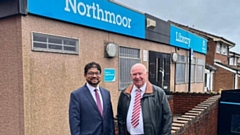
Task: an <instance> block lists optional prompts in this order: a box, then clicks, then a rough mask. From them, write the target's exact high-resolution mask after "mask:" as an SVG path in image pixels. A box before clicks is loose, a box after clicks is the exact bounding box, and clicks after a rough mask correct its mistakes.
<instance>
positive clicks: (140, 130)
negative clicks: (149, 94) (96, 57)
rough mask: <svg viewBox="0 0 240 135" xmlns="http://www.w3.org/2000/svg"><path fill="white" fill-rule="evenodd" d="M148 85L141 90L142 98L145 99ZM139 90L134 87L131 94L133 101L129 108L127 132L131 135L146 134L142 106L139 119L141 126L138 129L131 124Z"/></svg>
mask: <svg viewBox="0 0 240 135" xmlns="http://www.w3.org/2000/svg"><path fill="white" fill-rule="evenodd" d="M146 85H147V83H145V84H144V85H143V86H142V87H141V88H140V90H141V98H142V97H143V94H144V93H145V90H146ZM137 89H138V88H137V87H136V86H135V85H134V86H133V88H132V92H131V101H130V105H129V108H128V114H127V130H128V132H129V133H130V134H131V135H134V134H144V129H143V116H142V106H141V109H140V118H139V124H138V125H137V127H136V128H134V127H133V126H132V124H131V118H132V112H133V105H134V100H135V95H136V90H137Z"/></svg>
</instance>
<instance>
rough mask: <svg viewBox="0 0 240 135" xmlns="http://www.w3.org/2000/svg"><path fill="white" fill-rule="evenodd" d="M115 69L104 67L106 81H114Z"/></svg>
mask: <svg viewBox="0 0 240 135" xmlns="http://www.w3.org/2000/svg"><path fill="white" fill-rule="evenodd" d="M115 76H116V73H115V69H113V68H105V69H104V82H113V81H115Z"/></svg>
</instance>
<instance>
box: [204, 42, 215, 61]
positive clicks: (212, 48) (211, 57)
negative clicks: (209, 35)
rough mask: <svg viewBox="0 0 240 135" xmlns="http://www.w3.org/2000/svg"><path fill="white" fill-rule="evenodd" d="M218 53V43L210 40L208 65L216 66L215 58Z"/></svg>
mask: <svg viewBox="0 0 240 135" xmlns="http://www.w3.org/2000/svg"><path fill="white" fill-rule="evenodd" d="M215 53H216V43H215V42H214V41H213V40H212V39H209V40H208V51H207V55H206V63H208V64H210V65H213V64H214V61H213V60H214V57H215Z"/></svg>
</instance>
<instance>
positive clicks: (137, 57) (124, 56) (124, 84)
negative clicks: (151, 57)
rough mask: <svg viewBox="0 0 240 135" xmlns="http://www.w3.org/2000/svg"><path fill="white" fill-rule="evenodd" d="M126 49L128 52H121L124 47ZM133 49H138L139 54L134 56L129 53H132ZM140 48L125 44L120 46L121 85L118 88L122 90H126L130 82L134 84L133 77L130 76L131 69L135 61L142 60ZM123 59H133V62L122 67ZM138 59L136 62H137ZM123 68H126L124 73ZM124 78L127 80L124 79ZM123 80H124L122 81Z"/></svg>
mask: <svg viewBox="0 0 240 135" xmlns="http://www.w3.org/2000/svg"><path fill="white" fill-rule="evenodd" d="M123 48H124V49H126V50H125V51H127V53H125V54H122V53H121V50H122V49H123ZM131 50H132V51H133V50H136V51H137V52H136V53H137V55H135V57H134V56H132V57H131V55H128V54H132V53H130V52H131ZM140 51H141V50H140V49H137V48H130V47H125V46H119V72H118V73H119V76H118V77H119V83H118V84H119V85H118V89H119V90H120V91H122V90H124V89H125V88H126V87H127V86H129V85H130V84H132V79H131V76H130V70H131V67H132V66H133V65H134V64H135V63H140V62H141V53H140ZM121 60H133V61H132V63H131V62H128V64H130V65H128V67H125V68H122V65H121ZM135 60H136V62H135ZM124 66H127V65H124ZM122 69H124V71H123V73H122V71H121V70H122ZM124 78H125V79H126V78H127V79H126V80H124ZM122 80H123V81H122Z"/></svg>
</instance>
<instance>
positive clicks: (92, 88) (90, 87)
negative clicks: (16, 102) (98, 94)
mask: <svg viewBox="0 0 240 135" xmlns="http://www.w3.org/2000/svg"><path fill="white" fill-rule="evenodd" d="M87 87H88V89H89V90H90V91H91V92H94V90H95V89H98V90H99V85H98V86H97V87H96V88H95V87H93V86H92V85H90V84H89V83H87Z"/></svg>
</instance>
